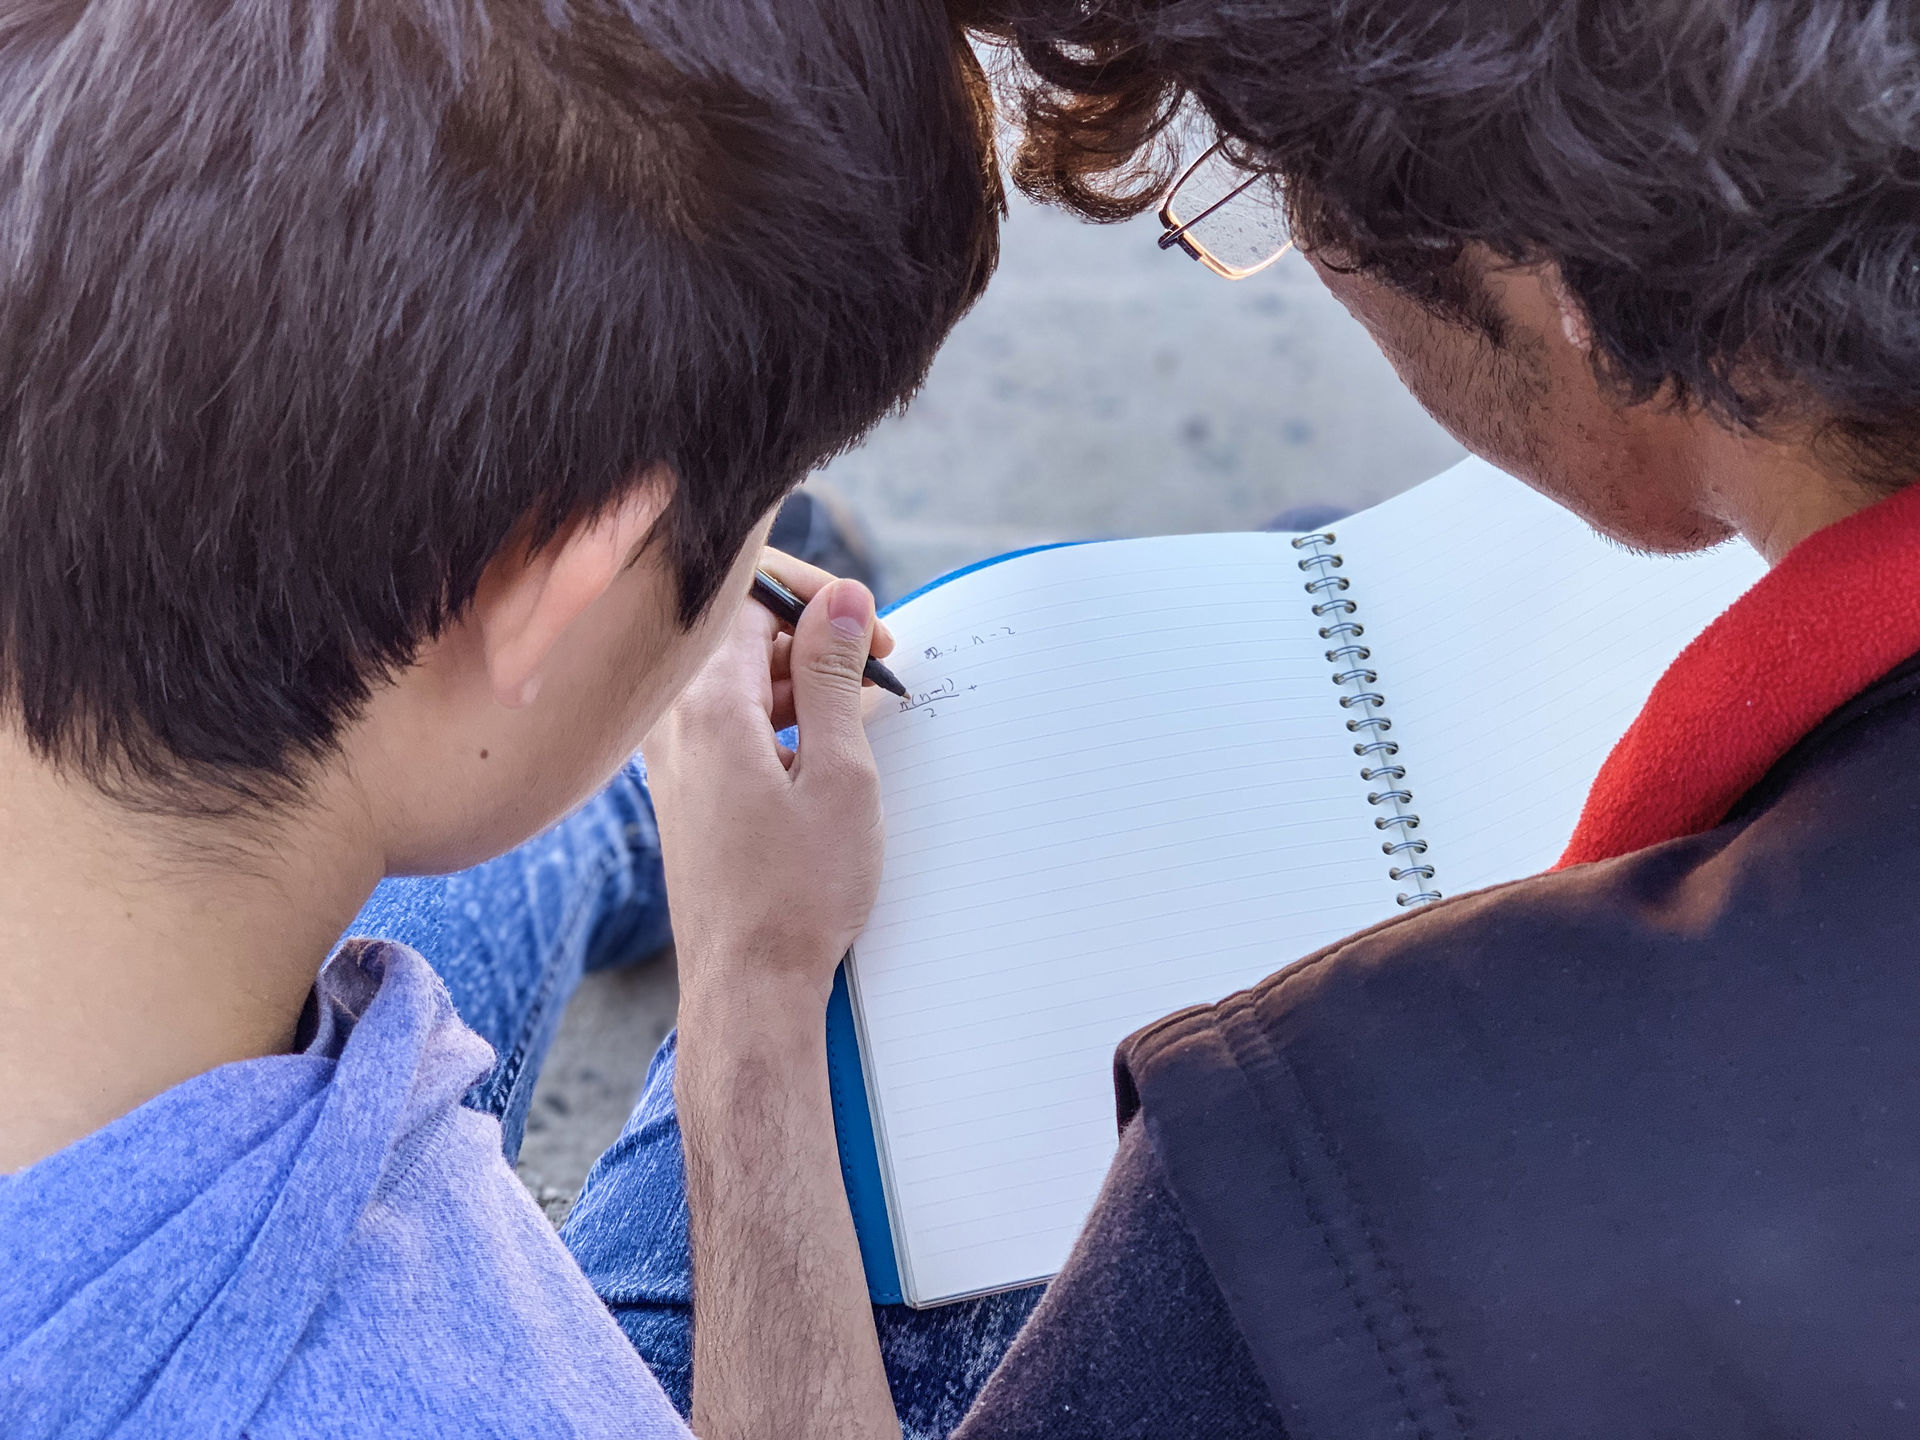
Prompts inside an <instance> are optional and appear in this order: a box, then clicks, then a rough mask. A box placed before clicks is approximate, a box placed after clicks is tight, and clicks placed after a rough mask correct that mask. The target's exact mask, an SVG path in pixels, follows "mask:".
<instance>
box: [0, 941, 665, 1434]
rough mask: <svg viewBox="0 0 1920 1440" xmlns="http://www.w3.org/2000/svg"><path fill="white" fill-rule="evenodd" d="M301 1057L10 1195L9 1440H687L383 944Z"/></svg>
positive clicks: (358, 948)
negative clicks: (470, 1100)
mask: <svg viewBox="0 0 1920 1440" xmlns="http://www.w3.org/2000/svg"><path fill="white" fill-rule="evenodd" d="M314 1016H315V1019H316V1022H317V1023H316V1024H315V1025H314V1027H313V1031H314V1033H313V1037H312V1040H311V1042H310V1043H309V1044H308V1045H307V1046H306V1047H305V1048H304V1049H303V1050H302V1051H301V1052H300V1053H298V1054H291V1055H275V1056H268V1057H266V1058H264V1059H259V1060H250V1061H245V1062H242V1063H239V1064H233V1065H225V1066H221V1067H220V1068H218V1069H215V1070H212V1071H209V1072H207V1073H206V1074H203V1075H199V1076H196V1077H194V1078H193V1079H191V1080H189V1081H187V1082H186V1083H184V1084H182V1085H178V1086H175V1087H174V1088H173V1089H171V1090H169V1091H167V1092H165V1093H164V1094H162V1095H160V1096H158V1097H156V1098H155V1099H153V1100H151V1101H149V1102H148V1103H147V1104H145V1105H143V1106H141V1107H140V1108H139V1109H137V1110H134V1111H132V1112H131V1113H129V1114H127V1115H125V1116H122V1117H121V1118H120V1119H119V1120H117V1121H115V1122H114V1123H113V1124H111V1125H109V1126H107V1127H106V1128H105V1129H103V1130H100V1131H97V1132H95V1133H94V1134H92V1135H90V1136H88V1137H86V1138H85V1139H83V1140H81V1141H78V1142H77V1143H75V1144H73V1145H70V1146H68V1147H67V1148H66V1149H64V1150H62V1151H60V1152H59V1153H57V1154H55V1155H52V1156H50V1157H48V1158H47V1159H46V1160H43V1161H41V1162H40V1163H39V1164H37V1165H34V1166H32V1167H30V1168H29V1169H27V1170H24V1171H21V1172H19V1173H18V1174H15V1175H11V1176H6V1177H0V1276H4V1277H5V1280H4V1284H5V1287H6V1302H5V1304H3V1305H0V1417H3V1424H0V1428H4V1430H5V1433H6V1435H7V1436H8V1437H9V1440H38V1437H43V1436H44V1437H53V1436H60V1437H62V1440H80V1437H94V1436H125V1437H160V1436H181V1437H187V1436H191V1437H194V1440H219V1437H232V1436H239V1435H240V1434H242V1433H243V1432H244V1433H245V1434H246V1435H248V1436H251V1437H252V1440H269V1437H279V1436H287V1437H293V1436H300V1437H316V1436H318V1437H329V1436H367V1437H374V1436H378V1437H381V1440H387V1437H391V1436H394V1435H454V1434H458V1435H508V1434H512V1435H572V1436H608V1437H612V1436H616V1435H619V1436H628V1437H631V1436H643V1437H656V1436H670V1435H684V1434H685V1433H686V1431H685V1430H684V1428H683V1427H682V1426H681V1424H680V1420H679V1417H678V1416H676V1415H675V1414H674V1412H673V1409H672V1407H671V1406H670V1405H669V1404H668V1402H667V1399H666V1397H665V1396H664V1395H663V1394H662V1393H661V1391H660V1388H659V1386H658V1384H657V1383H656V1382H655V1381H654V1379H653V1376H652V1375H651V1374H650V1373H649V1372H648V1371H647V1369H646V1367H645V1366H644V1365H642V1364H641V1363H640V1361H639V1359H638V1357H637V1356H636V1355H635V1354H634V1351H633V1350H632V1348H631V1347H630V1346H629V1345H628V1344H627V1342H626V1340H625V1338H624V1337H623V1336H622V1335H621V1333H620V1331H619V1329H618V1328H617V1327H616V1326H615V1325H614V1324H613V1323H612V1321H611V1320H610V1319H609V1318H608V1316H607V1313H606V1311H605V1310H604V1309H603V1308H602V1307H601V1306H600V1304H599V1303H598V1301H597V1300H596V1299H595V1298H594V1295H593V1292H592V1290H591V1289H590V1288H589V1287H588V1285H587V1284H586V1281H585V1280H584V1279H583V1277H582V1276H581V1274H580V1272H579V1269H578V1268H577V1267H576V1266H575V1265H574V1263H573V1261H572V1259H571V1257H570V1256H568V1254H567V1253H566V1251H565V1249H564V1248H563V1247H562V1246H561V1245H560V1243H559V1240H558V1238H557V1237H556V1236H555V1235H554V1233H553V1231H552V1230H551V1228H549V1226H548V1225H547V1223H546V1221H545V1219H544V1217H542V1215H541V1214H540V1211H539V1209H538V1208H537V1207H536V1206H535V1205H534V1203H533V1201H532V1199H531V1198H530V1197H529V1196H528V1195H527V1193H526V1191H525V1190H524V1189H523V1188H522V1187H521V1186H520V1184H519V1182H518V1181H517V1180H515V1178H514V1176H513V1172H512V1171H511V1170H510V1169H508V1167H507V1165H506V1163H505V1161H504V1160H503V1159H502V1158H501V1153H500V1127H499V1125H498V1123H497V1122H496V1121H495V1120H494V1119H493V1118H492V1117H490V1116H487V1115H483V1114H481V1113H480V1112H478V1111H476V1110H474V1109H472V1108H470V1107H468V1106H466V1105H463V1104H462V1103H461V1100H462V1097H463V1096H464V1095H465V1094H466V1093H467V1092H468V1090H469V1089H470V1088H471V1087H472V1086H473V1085H474V1083H475V1082H476V1081H477V1080H479V1079H480V1077H482V1076H483V1075H485V1074H486V1073H487V1071H488V1070H489V1068H490V1067H491V1065H492V1060H493V1057H492V1055H491V1054H490V1052H489V1051H488V1049H487V1047H486V1045H485V1044H484V1043H483V1042H482V1041H481V1040H480V1039H479V1038H478V1037H476V1036H475V1035H474V1034H473V1032H472V1031H470V1030H469V1029H467V1027H466V1026H464V1025H462V1024H461V1023H460V1022H459V1021H458V1019H457V1018H455V1016H454V1014H453V1009H452V1006H451V1005H450V1004H449V1002H448V998H447V992H446V989H445V987H444V986H443V985H442V984H441V983H440V981H439V980H438V978H436V977H435V976H434V974H433V973H432V971H431V970H430V969H429V968H428V967H427V965H426V964H425V962H424V961H422V960H421V958H420V957H419V956H418V955H416V954H414V953H413V952H412V951H411V950H408V949H406V948H405V947H403V946H399V945H390V944H382V943H378V942H359V943H355V944H352V945H348V946H346V947H344V948H343V949H342V950H341V952H340V953H339V954H338V955H336V956H335V957H334V959H333V960H332V961H331V962H330V963H329V964H328V966H327V968H326V969H325V971H323V973H322V975H321V978H320V981H319V983H318V984H317V985H316V987H315V1006H314Z"/></svg>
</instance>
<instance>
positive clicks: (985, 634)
mask: <svg viewBox="0 0 1920 1440" xmlns="http://www.w3.org/2000/svg"><path fill="white" fill-rule="evenodd" d="M1013 633H1014V630H1013V627H1012V626H1011V625H996V626H994V627H993V629H991V630H982V631H980V632H979V633H978V634H973V635H968V636H966V637H964V638H963V639H959V640H951V641H948V642H947V643H946V644H944V645H929V646H927V648H926V649H924V650H922V651H921V652H920V654H921V656H922V657H923V658H924V659H928V660H945V659H948V658H949V657H951V656H954V655H959V654H961V653H963V652H965V651H968V650H972V649H974V648H975V647H976V646H980V645H991V644H993V642H994V641H996V640H1005V639H1007V638H1008V637H1009V636H1011V635H1012V634H1013Z"/></svg>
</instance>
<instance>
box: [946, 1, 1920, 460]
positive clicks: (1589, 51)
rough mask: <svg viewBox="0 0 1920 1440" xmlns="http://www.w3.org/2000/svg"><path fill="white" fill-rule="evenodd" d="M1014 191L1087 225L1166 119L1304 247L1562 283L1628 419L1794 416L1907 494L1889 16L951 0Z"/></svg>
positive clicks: (1902, 287) (1108, 215)
mask: <svg viewBox="0 0 1920 1440" xmlns="http://www.w3.org/2000/svg"><path fill="white" fill-rule="evenodd" d="M957 13H959V15H960V16H961V18H962V19H964V20H966V21H968V22H969V23H971V24H973V25H974V26H976V27H977V28H978V29H979V31H980V33H981V34H982V35H983V36H984V37H986V38H989V39H992V40H996V41H998V42H1000V43H1001V44H1003V45H1005V46H1007V47H1008V48H1009V49H1010V51H1011V52H1012V55H1013V57H1014V59H1015V61H1016V63H1015V64H1014V65H1013V66H1012V67H1011V69H1010V70H1009V73H1008V75H1007V85H1008V88H1009V89H1010V90H1011V91H1012V92H1014V94H1015V97H1016V99H1015V108H1016V109H1017V110H1018V111H1019V113H1020V118H1021V121H1022V136H1021V143H1020V148H1019V154H1018V158H1017V161H1016V164H1015V166H1014V175H1015V178H1016V179H1017V181H1018V182H1019V184H1020V185H1021V186H1022V187H1023V188H1025V189H1026V190H1027V191H1029V192H1030V193H1032V194H1034V195H1035V196H1037V197H1040V198H1042V199H1048V200H1054V201H1058V202H1061V203H1064V204H1066V205H1069V206H1072V207H1073V208H1075V209H1077V210H1079V211H1081V212H1082V213H1084V214H1086V215H1088V216H1090V217H1092V218H1095V219H1102V220H1105V219H1113V218H1117V217H1119V216H1122V215H1126V214H1130V213H1134V212H1135V211H1138V210H1139V209H1142V208H1144V207H1145V206H1146V205H1147V204H1148V203H1150V202H1151V201H1152V200H1153V199H1155V198H1157V196H1158V194H1159V193H1160V190H1161V188H1162V187H1163V186H1164V184H1165V182H1166V180H1167V178H1168V176H1169V174H1170V169H1169V167H1170V164H1171V145H1170V137H1171V135H1172V134H1173V127H1174V126H1175V124H1176V123H1177V118H1176V117H1179V116H1180V115H1181V114H1182V111H1183V107H1190V109H1197V110H1198V112H1199V113H1200V114H1201V116H1202V117H1204V120H1205V122H1206V125H1207V126H1208V127H1209V128H1211V129H1212V130H1214V131H1216V132H1217V133H1219V134H1221V135H1224V136H1226V137H1229V138H1230V139H1231V140H1232V141H1233V142H1234V143H1235V146H1236V148H1237V150H1238V152H1239V153H1240V154H1241V155H1242V156H1243V157H1244V159H1245V160H1246V161H1247V163H1248V164H1250V165H1252V166H1255V167H1257V168H1263V169H1268V170H1271V171H1273V172H1275V173H1277V174H1279V175H1280V176H1281V177H1283V179H1284V181H1285V182H1286V184H1287V186H1288V190H1289V197H1290V204H1291V207H1292V209H1293V211H1294V220H1295V228H1296V233H1297V234H1299V235H1300V237H1301V238H1302V239H1303V240H1304V241H1306V242H1307V243H1309V244H1316V245H1322V246H1325V247H1327V249H1328V250H1329V251H1330V252H1332V253H1334V254H1336V255H1338V256H1339V257H1341V263H1343V264H1345V263H1351V264H1352V265H1354V266H1356V267H1358V268H1359V269H1361V270H1363V271H1365V272H1368V273H1370V274H1372V275H1375V276H1377V277H1378V278H1381V279H1383V280H1386V281H1388V282H1390V283H1393V284H1395V285H1398V286H1399V287H1401V288H1402V289H1404V290H1405V291H1407V292H1408V293H1410V294H1412V295H1414V296H1415V297H1416V298H1418V299H1421V300H1423V301H1424V302H1426V303H1429V304H1430V305H1432V306H1433V307H1434V308H1435V309H1437V310H1439V311H1441V312H1443V313H1449V312H1451V313H1452V315H1453V318H1463V317H1461V316H1460V314H1459V305H1458V303H1457V301H1458V291H1457V288H1456V287H1455V286H1454V283H1453V281H1454V275H1455V270H1456V262H1457V261H1458V258H1459V256H1460V255H1461V253H1462V251H1463V249H1464V248H1465V247H1466V246H1468V245H1470V244H1479V245H1484V246H1486V247H1488V248H1489V249H1490V250H1491V251H1492V252H1493V253H1494V255H1496V256H1497V257H1499V258H1500V259H1502V260H1504V261H1507V262H1512V263H1517V264H1530V263H1536V262H1546V261H1550V262H1553V263H1555V264H1557V265H1558V266H1559V268H1560V270H1561V272H1562V274H1563V276H1564V278H1565V281H1566V284H1567V286H1568V288H1569V290H1570V291H1571V293H1572V295H1573V297H1574V298H1576V299H1577V300H1578V301H1579V303H1580V304H1581V306H1582V307H1583V308H1584V309H1585V311H1586V314H1587V317H1588V319H1589V321H1590V323H1591V327H1592V331H1593V335H1594V338H1595V341H1596V364H1597V366H1598V367H1599V369H1600V370H1601V373H1602V374H1603V375H1604V376H1605V377H1607V378H1608V379H1610V380H1612V381H1614V382H1616V383H1617V384H1619V385H1620V386H1621V387H1623V389H1624V390H1625V392H1626V393H1627V394H1628V396H1629V397H1630V398H1632V399H1637V400H1645V399H1649V398H1652V397H1655V396H1661V397H1664V398H1668V399H1671V400H1672V401H1674V402H1677V403H1682V404H1701V405H1704V406H1706V407H1708V408H1709V409H1710V410H1711V411H1713V412H1714V413H1715V414H1717V415H1718V416H1720V417H1721V418H1723V419H1724V420H1726V421H1727V422H1729V423H1733V424H1736V425H1743V426H1759V425H1761V424H1762V423H1764V422H1767V421H1769V420H1770V419H1772V418H1774V417H1780V418H1783V419H1786V420H1790V421H1794V422H1801V421H1807V420H1812V421H1816V422H1820V423H1821V424H1823V425H1824V427H1825V434H1826V436H1827V437H1828V438H1831V439H1833V440H1835V441H1837V442H1838V443H1839V444H1840V445H1841V446H1842V447H1843V448H1844V450H1845V454H1846V458H1847V461H1848V463H1850V464H1851V465H1852V466H1854V468H1855V469H1856V471H1857V473H1859V474H1861V475H1862V476H1863V477H1865V478H1869V479H1872V480H1875V481H1877V482H1878V483H1883V484H1899V483H1904V482H1905V481H1906V480H1908V479H1910V478H1912V477H1913V476H1914V475H1915V474H1916V473H1920V8H1916V7H1915V6H1912V5H1906V4H1888V3H1885V0H1714V3H1711V4H1709V3H1702V0H961V3H959V5H958V12H957Z"/></svg>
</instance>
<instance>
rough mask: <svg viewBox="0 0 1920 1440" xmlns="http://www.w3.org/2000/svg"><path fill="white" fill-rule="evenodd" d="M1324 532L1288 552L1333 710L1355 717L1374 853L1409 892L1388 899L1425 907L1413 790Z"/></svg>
mask: <svg viewBox="0 0 1920 1440" xmlns="http://www.w3.org/2000/svg"><path fill="white" fill-rule="evenodd" d="M1333 543H1334V534H1333V532H1332V531H1331V530H1320V531H1315V532H1314V533H1313V534H1310V535H1298V536H1295V537H1294V540H1293V548H1294V549H1296V550H1304V551H1306V552H1307V553H1306V554H1304V555H1302V556H1301V557H1300V560H1299V562H1298V563H1299V566H1300V569H1301V570H1302V571H1303V572H1305V573H1307V574H1310V575H1312V576H1313V578H1312V579H1311V580H1309V581H1307V582H1306V586H1305V589H1306V592H1307V594H1309V595H1311V596H1312V597H1313V602H1314V603H1313V613H1314V614H1315V615H1318V616H1319V617H1320V618H1321V619H1322V620H1324V621H1326V623H1325V624H1324V625H1322V626H1321V627H1320V638H1321V639H1322V640H1326V641H1329V642H1330V645H1329V648H1328V650H1327V663H1328V664H1329V665H1331V666H1333V683H1334V684H1335V685H1337V686H1339V688H1340V690H1341V692H1342V693H1341V695H1340V707H1341V708H1342V709H1343V710H1354V711H1358V712H1359V713H1358V714H1356V715H1354V716H1353V717H1352V718H1351V719H1349V720H1348V721H1347V729H1348V730H1349V731H1351V732H1352V734H1353V736H1354V744H1353V753H1354V754H1356V755H1358V756H1359V757H1360V759H1361V762H1362V763H1361V766H1360V778H1361V779H1362V780H1365V781H1367V782H1368V783H1370V784H1374V783H1377V784H1378V785H1379V788H1378V789H1374V790H1370V791H1368V792H1367V803H1368V804H1369V805H1372V806H1374V807H1375V808H1376V809H1378V810H1380V811H1381V813H1380V814H1378V815H1376V816H1374V818H1373V828H1374V829H1376V830H1378V831H1380V832H1381V833H1382V837H1383V838H1382V840H1381V843H1380V849H1381V851H1382V852H1383V853H1384V854H1385V855H1386V856H1387V857H1388V858H1389V859H1390V860H1394V861H1397V862H1400V863H1396V864H1393V865H1390V866H1389V867H1388V868H1387V878H1388V879H1390V880H1400V881H1408V882H1411V883H1412V888H1411V889H1408V890H1402V891H1401V892H1400V893H1399V894H1398V895H1397V896H1395V897H1394V898H1395V900H1396V901H1397V902H1398V903H1399V904H1400V905H1402V906H1411V905H1427V904H1430V903H1432V902H1433V901H1435V900H1438V899H1439V898H1440V892H1439V891H1438V890H1435V889H1434V888H1432V887H1433V866H1431V865H1429V864H1427V863H1426V861H1425V860H1424V859H1423V858H1422V857H1423V856H1425V855H1426V853H1427V842H1426V841H1425V840H1423V839H1421V838H1419V837H1417V836H1415V835H1414V834H1413V832H1414V831H1415V830H1418V829H1419V828H1420V816H1419V815H1418V813H1416V812H1415V811H1414V809H1413V808H1412V807H1413V791H1412V790H1410V789H1408V788H1407V783H1406V780H1407V767H1406V766H1404V765H1399V764H1396V763H1394V760H1393V757H1394V756H1396V755H1398V754H1399V753H1400V746H1399V745H1398V743H1396V742H1395V741H1392V740H1389V739H1387V738H1386V735H1387V733H1388V732H1389V731H1391V730H1392V729H1393V721H1392V720H1391V719H1389V718H1388V717H1387V716H1386V715H1384V714H1382V713H1381V711H1382V710H1383V709H1385V707H1386V703H1387V701H1386V697H1385V696H1384V695H1382V694H1381V693H1380V692H1379V691H1378V690H1376V689H1374V688H1373V687H1374V686H1375V685H1376V684H1378V683H1379V680H1380V677H1379V675H1378V674H1377V673H1375V672H1374V671H1372V670H1370V669H1368V668H1367V665H1366V662H1367V661H1368V660H1370V659H1371V658H1372V656H1373V652H1372V651H1370V650H1369V649H1368V648H1367V647H1366V646H1365V645H1363V644H1361V643H1360V641H1361V637H1362V636H1364V635H1365V634H1366V633H1367V627H1366V626H1365V625H1363V624H1361V623H1360V622H1359V621H1358V620H1356V619H1355V618H1354V616H1355V614H1356V613H1358V611H1359V609H1360V607H1359V606H1358V605H1356V604H1355V603H1354V602H1353V601H1351V600H1349V599H1347V598H1346V596H1345V593H1344V592H1345V591H1347V590H1349V589H1351V588H1352V582H1351V581H1350V580H1348V579H1347V578H1346V576H1344V575H1338V574H1335V573H1334V572H1335V571H1337V570H1339V569H1341V568H1342V567H1343V566H1344V565H1345V564H1346V561H1345V560H1343V559H1342V558H1341V556H1340V554H1339V552H1338V551H1336V550H1335V549H1334V548H1333Z"/></svg>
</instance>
